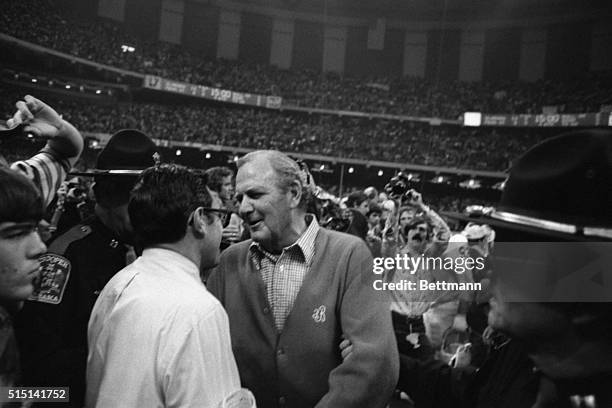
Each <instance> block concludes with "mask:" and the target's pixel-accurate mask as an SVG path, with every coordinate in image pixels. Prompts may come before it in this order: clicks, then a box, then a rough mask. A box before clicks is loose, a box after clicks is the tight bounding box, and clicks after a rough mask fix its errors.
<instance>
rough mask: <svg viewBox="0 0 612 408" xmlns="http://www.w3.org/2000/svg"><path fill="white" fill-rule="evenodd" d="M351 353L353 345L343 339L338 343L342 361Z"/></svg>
mask: <svg viewBox="0 0 612 408" xmlns="http://www.w3.org/2000/svg"><path fill="white" fill-rule="evenodd" d="M352 352H353V343H351V341H350V340H349V339H344V340H342V342H340V354H341V355H342V361H345V360H346V359H347V358H348V357H349V356H350V355H351V353H352Z"/></svg>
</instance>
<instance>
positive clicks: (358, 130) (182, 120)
mask: <svg viewBox="0 0 612 408" xmlns="http://www.w3.org/2000/svg"><path fill="white" fill-rule="evenodd" d="M11 92H14V91H11ZM20 96H21V97H22V96H23V95H21V94H19V93H13V94H10V96H9V97H7V98H2V104H3V105H2V112H3V114H4V115H8V114H9V113H10V112H12V111H13V107H12V104H13V102H12V101H14V100H17V98H18V97H20ZM49 102H50V103H52V104H53V106H54V107H56V109H57V110H58V111H59V112H61V113H62V114H63V115H64V117H65V118H66V119H67V120H69V121H70V122H71V123H73V124H74V125H75V126H77V127H78V128H79V129H81V130H83V131H88V132H103V133H112V132H114V131H115V130H117V129H121V128H128V127H129V128H138V129H142V130H143V131H145V132H146V133H147V134H149V135H151V136H153V137H155V138H160V139H168V140H180V141H193V142H201V143H205V144H215V145H223V146H236V147H247V148H253V149H277V150H281V151H285V152H298V153H312V154H320V155H326V156H336V157H348V158H355V159H365V160H381V161H390V162H396V163H411V164H422V165H429V166H442V167H451V168H469V169H475V170H493V171H503V170H506V169H507V168H508V167H509V164H510V162H511V160H513V159H514V158H515V157H518V155H520V154H521V153H522V152H524V151H525V150H526V149H527V148H529V147H530V146H532V145H533V144H535V143H537V141H539V140H541V139H542V135H540V134H537V133H534V132H523V131H520V132H516V131H509V130H506V131H495V130H483V129H474V128H460V127H458V126H437V127H436V126H430V125H429V124H420V123H414V122H399V121H388V120H377V119H372V120H370V119H361V118H348V117H338V116H335V115H309V114H304V113H287V112H282V113H279V112H276V111H268V110H264V109H248V108H234V107H226V106H219V105H214V106H211V105H197V104H196V105H194V104H191V105H176V104H173V105H161V104H143V103H131V104H127V103H126V104H114V105H96V104H89V106H88V108H87V109H82V103H80V102H76V101H68V100H66V99H65V98H62V99H61V100H50V101H49Z"/></svg>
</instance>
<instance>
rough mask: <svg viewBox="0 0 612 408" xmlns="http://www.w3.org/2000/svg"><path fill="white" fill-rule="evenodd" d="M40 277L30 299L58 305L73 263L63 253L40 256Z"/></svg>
mask: <svg viewBox="0 0 612 408" xmlns="http://www.w3.org/2000/svg"><path fill="white" fill-rule="evenodd" d="M39 262H40V279H39V282H38V284H37V285H36V288H35V289H34V292H33V293H32V295H30V297H29V298H28V300H32V301H35V302H42V303H50V304H52V305H58V304H60V302H61V301H62V297H63V296H64V290H65V289H66V285H67V284H68V278H69V277H70V269H71V268H72V265H71V264H70V261H69V260H68V259H66V258H64V257H63V256H61V255H57V254H51V253H47V254H44V255H43V256H41V257H40V258H39Z"/></svg>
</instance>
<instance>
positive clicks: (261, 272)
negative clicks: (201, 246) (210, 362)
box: [207, 151, 398, 408]
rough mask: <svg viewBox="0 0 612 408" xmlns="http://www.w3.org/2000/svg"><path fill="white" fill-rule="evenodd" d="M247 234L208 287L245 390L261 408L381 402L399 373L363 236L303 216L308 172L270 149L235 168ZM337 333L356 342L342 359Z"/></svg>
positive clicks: (371, 406) (369, 406)
mask: <svg viewBox="0 0 612 408" xmlns="http://www.w3.org/2000/svg"><path fill="white" fill-rule="evenodd" d="M237 166H238V173H237V176H236V192H237V199H238V202H239V204H240V215H241V217H242V219H243V220H244V221H245V223H246V224H247V225H248V227H249V229H250V232H251V238H252V239H250V240H248V241H243V242H240V243H238V244H235V245H232V246H230V247H229V248H228V249H226V250H225V251H224V252H223V255H222V257H221V262H220V264H219V268H218V269H217V270H216V271H215V272H214V273H213V274H212V275H211V277H210V279H209V280H208V282H207V285H208V287H209V290H210V291H211V292H212V293H213V294H214V295H215V296H217V297H218V298H219V300H220V301H221V303H223V305H224V306H225V308H226V310H227V313H228V315H229V319H230V330H231V335H232V346H233V350H234V353H235V356H236V361H237V364H238V369H239V371H240V377H241V380H242V382H243V385H244V386H245V387H247V388H249V389H250V390H251V391H253V394H254V395H255V399H256V400H257V405H258V406H261V407H285V406H286V407H291V408H305V407H314V406H316V407H318V408H323V407H330V408H332V407H333V408H348V407H351V408H355V407H363V408H376V407H384V406H386V404H387V402H388V401H389V398H390V397H391V395H392V393H393V390H394V388H395V384H396V382H397V375H398V355H397V346H396V344H395V340H394V338H393V332H392V327H391V319H390V316H389V313H388V303H386V302H385V301H384V300H383V299H378V298H377V297H376V294H375V293H374V291H373V290H371V287H372V286H371V281H372V280H373V279H372V278H373V274H372V256H371V255H370V251H369V250H368V247H367V246H366V244H365V242H363V240H361V239H359V238H357V237H354V236H351V235H348V234H344V233H339V232H336V231H330V230H325V229H322V228H319V225H318V222H317V220H316V218H315V217H314V216H313V215H312V214H307V212H306V208H307V205H308V203H309V199H311V197H312V191H313V186H312V183H311V176H310V174H309V173H308V172H307V170H305V169H303V168H300V166H299V165H298V163H296V162H295V161H294V160H292V159H291V158H289V157H287V156H286V155H284V154H282V153H280V152H277V151H256V152H252V153H249V154H247V155H246V156H244V157H243V158H241V159H240V160H238V162H237ZM343 336H344V337H345V338H347V339H350V340H351V341H352V344H353V353H352V354H351V356H350V357H349V358H347V359H345V360H343V359H342V356H341V354H340V350H339V345H340V342H341V341H342V338H343Z"/></svg>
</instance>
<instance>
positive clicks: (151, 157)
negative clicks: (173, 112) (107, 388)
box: [16, 130, 159, 407]
mask: <svg viewBox="0 0 612 408" xmlns="http://www.w3.org/2000/svg"><path fill="white" fill-rule="evenodd" d="M158 158H159V155H158V154H157V152H156V146H155V144H154V143H153V141H152V140H151V139H150V138H149V137H147V136H146V135H145V134H143V133H141V132H140V131H137V130H121V131H119V132H117V133H115V134H114V135H113V136H112V137H111V138H110V140H109V141H108V144H107V145H106V147H105V148H104V149H103V150H102V152H101V153H100V155H99V156H98V159H97V165H96V169H95V170H93V171H92V172H87V173H81V175H88V176H94V180H95V183H94V186H93V191H94V195H95V198H96V206H95V215H94V216H93V217H92V218H90V219H88V220H85V221H84V222H83V223H81V224H78V225H76V226H75V227H73V228H71V229H69V230H68V231H67V232H65V233H64V234H62V235H60V236H59V237H57V238H56V239H55V240H54V241H52V242H51V243H50V245H49V251H48V253H47V254H46V255H45V256H44V257H43V259H42V262H41V263H42V268H43V272H42V275H41V282H40V287H39V288H38V289H37V290H36V291H35V292H34V294H33V295H32V296H31V297H30V299H29V301H28V302H26V304H25V306H24V308H23V310H22V312H21V313H20V315H19V317H18V319H17V323H16V331H17V338H18V342H19V345H20V350H21V353H22V370H23V384H24V385H27V386H68V387H70V405H69V406H74V407H82V406H83V402H84V393H85V370H86V363H87V361H86V360H87V323H88V320H89V316H90V313H91V310H92V308H93V305H94V303H95V301H96V298H97V296H98V294H99V293H100V291H101V290H102V288H103V287H104V285H105V284H106V283H107V282H108V281H109V280H110V278H111V277H112V276H113V275H114V274H115V273H116V272H118V271H119V270H121V269H122V268H124V267H125V266H126V264H128V263H129V262H130V259H132V260H133V259H134V258H135V254H134V251H133V247H132V246H131V245H133V241H132V228H131V225H130V221H129V216H128V213H127V204H128V200H129V193H130V190H131V189H132V187H133V186H134V184H135V182H136V180H137V176H138V174H140V172H141V170H143V169H145V168H147V167H150V166H152V165H154V164H155V162H156V161H157V159H158ZM45 406H48V405H45ZM62 407H66V404H63V405H62Z"/></svg>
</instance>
